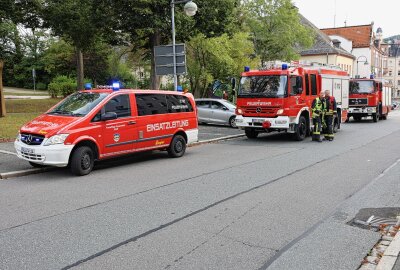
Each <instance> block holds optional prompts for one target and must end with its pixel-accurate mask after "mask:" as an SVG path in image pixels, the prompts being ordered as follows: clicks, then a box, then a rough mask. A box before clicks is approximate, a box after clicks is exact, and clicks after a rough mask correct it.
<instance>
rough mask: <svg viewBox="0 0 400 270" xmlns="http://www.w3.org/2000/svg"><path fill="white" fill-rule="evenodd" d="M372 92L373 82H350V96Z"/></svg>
mask: <svg viewBox="0 0 400 270" xmlns="http://www.w3.org/2000/svg"><path fill="white" fill-rule="evenodd" d="M373 92H374V82H373V81H351V82H350V94H371V93H373Z"/></svg>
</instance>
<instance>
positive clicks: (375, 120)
mask: <svg viewBox="0 0 400 270" xmlns="http://www.w3.org/2000/svg"><path fill="white" fill-rule="evenodd" d="M372 120H373V121H374V122H375V123H376V122H378V121H379V113H374V114H373V115H372Z"/></svg>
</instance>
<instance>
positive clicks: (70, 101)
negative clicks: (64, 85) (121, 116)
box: [47, 92, 109, 117]
mask: <svg viewBox="0 0 400 270" xmlns="http://www.w3.org/2000/svg"><path fill="white" fill-rule="evenodd" d="M108 95H109V94H108V93H90V92H78V93H75V94H72V95H70V96H69V97H67V98H66V99H64V100H63V101H62V102H61V103H60V104H58V105H57V106H56V107H54V108H53V109H52V110H51V111H50V112H48V113H47V114H54V115H65V116H77V117H82V116H85V115H87V114H88V113H89V112H90V111H91V110H92V109H93V108H94V107H96V105H97V104H99V103H100V102H101V101H102V100H103V99H104V98H105V97H106V96H108Z"/></svg>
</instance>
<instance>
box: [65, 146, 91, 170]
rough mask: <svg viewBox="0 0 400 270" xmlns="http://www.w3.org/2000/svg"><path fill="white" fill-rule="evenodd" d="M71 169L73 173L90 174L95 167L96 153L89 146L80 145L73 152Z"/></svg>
mask: <svg viewBox="0 0 400 270" xmlns="http://www.w3.org/2000/svg"><path fill="white" fill-rule="evenodd" d="M70 166H71V167H70V170H71V172H72V173H73V174H75V175H78V176H82V175H87V174H89V173H90V172H91V171H92V170H93V167H94V153H93V150H92V148H90V147H88V146H81V147H78V148H77V149H76V150H75V151H74V152H73V153H72V157H71V161H70Z"/></svg>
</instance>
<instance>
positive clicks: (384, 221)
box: [348, 207, 400, 270]
mask: <svg viewBox="0 0 400 270" xmlns="http://www.w3.org/2000/svg"><path fill="white" fill-rule="evenodd" d="M348 224H349V225H351V226H355V227H359V228H362V229H367V230H373V231H376V232H379V233H380V234H381V238H380V239H379V241H378V243H376V244H375V245H374V247H373V248H372V249H371V250H370V251H369V252H368V253H367V256H365V257H364V260H363V261H362V262H361V265H360V267H359V268H358V269H359V270H364V269H365V270H366V269H368V270H374V269H376V267H377V265H378V264H379V263H380V261H381V259H382V256H384V253H385V251H386V249H387V248H388V246H389V245H390V244H391V242H392V241H393V239H394V237H395V235H396V234H397V232H398V231H399V228H400V208H395V207H386V208H364V209H361V210H360V211H359V212H358V214H357V215H356V216H355V217H354V219H352V220H351V221H350V222H349V223H348ZM382 263H383V262H382Z"/></svg>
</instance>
